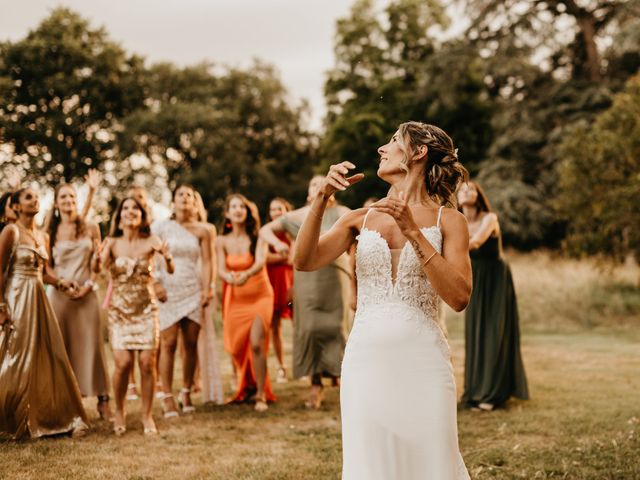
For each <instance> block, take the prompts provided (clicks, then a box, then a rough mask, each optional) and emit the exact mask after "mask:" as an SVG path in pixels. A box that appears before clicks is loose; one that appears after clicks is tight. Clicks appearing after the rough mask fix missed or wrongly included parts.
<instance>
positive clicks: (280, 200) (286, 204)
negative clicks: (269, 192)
mask: <svg viewBox="0 0 640 480" xmlns="http://www.w3.org/2000/svg"><path fill="white" fill-rule="evenodd" d="M272 202H278V203H281V204H282V206H283V207H284V212H285V213H288V212H290V211H291V210H293V205H291V203H290V202H289V200H287V199H286V198H284V197H273V198H272V199H271V201H270V202H269V208H268V209H267V223H269V222H270V221H271V214H270V213H269V210H271V203H272Z"/></svg>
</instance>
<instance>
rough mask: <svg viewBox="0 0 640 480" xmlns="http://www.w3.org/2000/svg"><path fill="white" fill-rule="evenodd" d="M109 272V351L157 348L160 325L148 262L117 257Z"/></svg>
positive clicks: (150, 265)
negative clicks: (110, 281)
mask: <svg viewBox="0 0 640 480" xmlns="http://www.w3.org/2000/svg"><path fill="white" fill-rule="evenodd" d="M110 272H111V279H112V281H113V293H112V294H111V304H110V305H109V310H108V312H107V318H108V320H109V339H110V342H111V348H113V349H114V350H154V349H156V348H158V342H159V339H160V322H159V319H158V302H157V300H156V295H155V292H154V289H153V278H152V272H153V267H152V262H151V259H149V258H137V259H136V258H129V257H118V258H116V259H115V260H114V262H113V263H112V264H111V269H110Z"/></svg>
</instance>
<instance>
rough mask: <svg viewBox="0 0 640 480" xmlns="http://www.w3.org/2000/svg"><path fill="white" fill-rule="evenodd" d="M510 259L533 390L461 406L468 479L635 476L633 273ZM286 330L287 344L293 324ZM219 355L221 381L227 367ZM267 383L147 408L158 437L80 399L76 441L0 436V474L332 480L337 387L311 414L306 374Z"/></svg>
mask: <svg viewBox="0 0 640 480" xmlns="http://www.w3.org/2000/svg"><path fill="white" fill-rule="evenodd" d="M511 257H512V266H513V270H514V276H515V278H516V285H517V288H518V291H519V299H520V309H521V313H522V317H523V322H522V323H523V331H524V333H523V340H522V343H523V345H522V349H523V356H524V361H525V368H526V370H527V374H528V377H529V385H530V390H531V400H529V401H526V402H522V401H512V402H510V403H509V404H508V407H507V408H506V409H504V410H498V411H495V412H492V413H481V414H480V413H473V412H469V411H462V412H460V413H459V417H458V420H459V435H460V446H461V450H462V454H463V456H464V459H465V462H466V464H467V466H468V468H469V472H470V473H471V476H472V478H474V479H576V480H582V479H593V480H601V479H602V480H604V479H611V480H613V479H616V480H622V479H624V480H627V479H640V460H639V459H638V458H639V457H640V439H639V435H640V377H639V372H640V325H639V323H640V320H639V318H638V317H639V315H640V312H639V310H638V303H637V298H638V292H637V290H636V289H635V287H633V281H634V280H633V278H634V275H635V273H636V272H631V274H630V275H629V276H625V275H627V274H628V273H629V272H627V273H624V274H623V272H609V273H606V274H603V273H601V272H600V271H599V270H598V269H597V268H596V266H595V265H585V263H584V262H579V263H576V264H574V263H573V262H572V261H565V260H558V259H556V260H553V261H552V260H551V259H550V257H548V256H545V255H541V254H534V255H528V256H525V255H511ZM572 277H574V280H573V281H572V282H568V280H569V279H571V278H572ZM636 278H637V277H636ZM523 289H524V290H523ZM545 292H546V294H547V296H546V297H540V296H539V295H538V293H545ZM594 292H595V293H594ZM553 302H560V303H557V304H555V305H554V304H553ZM562 302H564V303H562ZM598 305H599V306H598ZM557 311H560V312H561V313H558V312H557ZM585 315H587V316H588V315H591V317H589V318H591V320H590V321H589V322H587V321H585V320H584V318H586V317H585ZM448 325H449V330H450V343H451V346H452V350H453V361H454V366H455V370H456V378H457V382H458V390H459V393H460V389H461V387H462V364H463V355H464V351H463V350H464V349H463V347H464V345H463V336H462V333H463V320H462V316H460V315H455V314H449V316H448ZM285 328H286V330H285V334H286V337H287V343H288V344H290V343H289V340H290V335H291V327H290V323H289V322H286V323H285ZM222 359H223V368H224V373H225V385H228V384H229V379H230V374H231V372H230V370H231V369H230V363H229V360H228V358H227V357H226V356H223V357H222ZM270 361H271V362H272V363H271V365H270V371H271V372H272V374H273V373H275V368H274V364H273V358H271V360H270ZM383 387H384V386H381V388H383ZM274 388H275V391H276V394H277V395H278V396H279V401H278V403H277V404H275V405H274V406H273V407H272V408H271V409H270V410H269V411H268V412H266V413H265V414H257V413H255V412H254V411H253V410H252V408H251V405H240V406H224V407H213V406H212V407H200V408H199V409H198V412H197V413H196V414H195V415H192V416H189V417H182V418H180V419H179V420H178V421H172V422H167V421H164V420H161V419H160V417H161V415H160V409H159V405H157V406H156V409H155V412H156V418H157V419H158V426H159V428H160V432H161V434H160V436H158V437H156V438H145V437H144V436H143V435H142V425H141V424H140V415H139V403H138V402H130V405H131V408H130V414H129V418H128V423H129V431H128V432H127V434H126V435H125V436H123V437H121V438H116V437H115V436H114V435H113V434H112V433H111V432H110V427H109V425H108V424H107V423H104V422H100V421H98V420H96V419H95V417H96V414H95V412H94V406H95V405H94V400H87V401H85V405H86V406H87V409H88V411H89V413H90V415H91V416H92V419H93V422H92V429H91V431H90V433H89V434H88V435H87V436H86V437H84V438H81V439H77V440H76V439H71V438H56V439H44V440H38V441H27V442H20V443H14V442H7V443H0V478H2V479H5V478H6V479H38V480H44V479H54V478H55V479H66V478H68V479H78V478H92V479H111V478H122V479H157V478H160V479H197V478H203V479H204V478H207V479H221V480H222V479H224V480H240V479H242V480H248V479H268V480H270V479H273V480H276V479H278V480H280V479H283V480H284V479H291V480H301V479H304V480H307V479H309V480H314V479H338V478H340V464H341V449H340V448H341V447H340V414H339V392H338V389H336V388H328V389H327V396H326V402H325V404H324V406H323V408H322V409H321V410H320V411H307V410H305V409H304V408H303V407H302V403H303V401H304V399H305V395H306V393H307V386H306V384H304V383H301V382H290V383H288V384H286V385H279V384H275V383H274ZM195 400H196V403H198V400H199V399H198V397H197V396H196V397H195ZM363 480H366V479H363Z"/></svg>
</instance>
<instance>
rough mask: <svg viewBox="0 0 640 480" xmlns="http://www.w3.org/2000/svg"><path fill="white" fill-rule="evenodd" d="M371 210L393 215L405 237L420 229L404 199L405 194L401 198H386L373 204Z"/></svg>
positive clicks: (401, 194)
mask: <svg viewBox="0 0 640 480" xmlns="http://www.w3.org/2000/svg"><path fill="white" fill-rule="evenodd" d="M370 208H375V209H376V210H377V211H378V212H382V213H386V214H387V215H391V216H392V217H393V219H394V220H395V221H396V223H397V224H398V227H400V231H401V232H402V234H403V235H405V236H406V235H407V234H409V233H410V232H412V231H415V230H417V229H418V224H417V223H416V221H415V220H414V218H413V214H412V213H411V209H410V208H409V202H408V200H406V199H405V198H404V193H403V192H400V197H399V198H393V197H385V198H383V199H381V200H378V201H377V202H375V203H373V204H372V205H371V206H370Z"/></svg>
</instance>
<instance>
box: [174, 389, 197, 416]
mask: <svg viewBox="0 0 640 480" xmlns="http://www.w3.org/2000/svg"><path fill="white" fill-rule="evenodd" d="M178 404H179V405H180V408H181V409H182V413H193V412H195V411H196V407H194V406H193V404H192V403H191V390H190V389H188V388H183V389H182V390H180V395H179V396H178Z"/></svg>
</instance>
